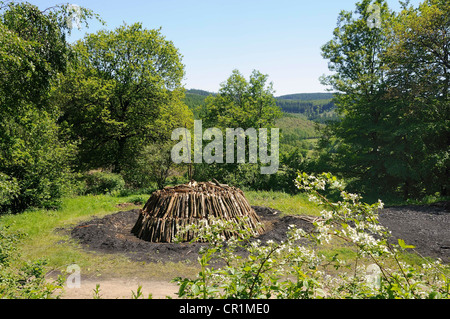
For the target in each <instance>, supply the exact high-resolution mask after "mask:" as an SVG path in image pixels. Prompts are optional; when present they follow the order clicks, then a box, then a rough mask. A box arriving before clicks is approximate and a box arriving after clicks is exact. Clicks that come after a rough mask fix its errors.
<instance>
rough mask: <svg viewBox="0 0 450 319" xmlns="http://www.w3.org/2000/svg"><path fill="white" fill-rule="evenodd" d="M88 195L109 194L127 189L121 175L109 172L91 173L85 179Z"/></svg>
mask: <svg viewBox="0 0 450 319" xmlns="http://www.w3.org/2000/svg"><path fill="white" fill-rule="evenodd" d="M84 180H85V183H86V193H87V194H95V195H98V194H107V193H112V192H120V191H122V190H123V189H125V181H124V179H123V177H122V176H121V175H119V174H115V173H109V172H101V171H97V172H89V173H87V174H86V175H85V177H84Z"/></svg>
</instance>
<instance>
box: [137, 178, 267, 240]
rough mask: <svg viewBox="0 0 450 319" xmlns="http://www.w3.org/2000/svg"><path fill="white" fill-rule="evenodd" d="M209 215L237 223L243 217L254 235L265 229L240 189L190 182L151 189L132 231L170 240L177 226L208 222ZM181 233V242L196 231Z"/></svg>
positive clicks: (145, 235)
mask: <svg viewBox="0 0 450 319" xmlns="http://www.w3.org/2000/svg"><path fill="white" fill-rule="evenodd" d="M211 217H212V218H215V219H222V220H227V221H233V222H236V223H237V224H238V223H239V222H238V221H242V220H244V222H245V223H246V226H247V227H248V228H250V229H251V230H252V232H253V233H254V234H255V235H259V234H262V233H263V231H264V229H263V227H262V224H261V223H260V220H259V218H258V215H257V214H256V213H255V211H254V210H253V208H252V207H251V206H250V204H249V203H248V201H247V199H246V198H245V196H244V193H243V192H242V191H241V190H240V189H238V188H235V187H230V186H228V185H225V184H220V183H218V182H217V181H215V182H199V183H197V182H195V181H192V182H190V183H188V184H182V185H178V186H175V187H166V188H164V189H161V190H158V191H156V192H154V193H153V194H152V195H151V196H150V198H149V199H148V201H147V203H146V204H145V205H144V208H143V209H142V210H141V212H140V214H139V217H138V220H137V221H136V224H135V225H134V227H133V229H132V230H131V232H132V233H133V234H134V235H136V236H137V237H138V238H140V239H143V240H146V241H150V242H172V241H173V240H174V237H175V235H176V234H177V233H178V229H181V228H185V227H186V226H188V225H191V224H196V225H200V224H201V221H203V222H206V223H208V220H209V218H211ZM243 217H247V218H243ZM223 235H224V236H225V237H226V238H227V239H228V238H230V237H231V236H233V235H235V234H232V233H229V232H226V233H224V234H223ZM182 236H183V238H182V240H183V241H191V240H192V239H193V238H194V236H195V234H194V233H193V232H192V231H189V232H185V233H183V234H182Z"/></svg>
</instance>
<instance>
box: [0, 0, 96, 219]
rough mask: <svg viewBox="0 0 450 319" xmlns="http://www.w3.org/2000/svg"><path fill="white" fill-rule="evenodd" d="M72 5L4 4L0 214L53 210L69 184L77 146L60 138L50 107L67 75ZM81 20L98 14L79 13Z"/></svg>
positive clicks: (0, 11)
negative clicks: (59, 82) (60, 80)
mask: <svg viewBox="0 0 450 319" xmlns="http://www.w3.org/2000/svg"><path fill="white" fill-rule="evenodd" d="M72 13H73V12H71V11H70V10H69V8H68V6H66V5H63V6H56V7H53V8H48V9H44V10H41V9H39V8H38V7H37V6H34V5H31V4H29V3H26V2H23V3H15V2H7V3H5V2H3V1H1V2H0V197H1V198H0V210H1V211H13V212H20V211H22V210H24V209H26V208H28V207H31V206H54V205H55V204H57V200H58V198H59V197H60V196H61V194H62V193H63V191H64V189H65V188H66V186H67V184H68V180H69V179H68V177H69V173H70V167H69V160H70V157H71V156H72V155H73V154H74V146H73V145H72V144H70V143H66V141H64V140H63V139H62V138H61V134H60V128H59V127H58V125H56V119H57V118H58V116H59V109H58V108H57V107H56V106H55V105H53V104H52V103H51V102H50V96H51V93H52V88H53V87H54V84H55V80H56V79H57V76H58V74H61V73H64V72H65V71H66V66H67V63H68V60H69V59H70V56H71V48H70V46H69V44H68V43H67V42H66V35H67V33H69V32H70V27H69V26H68V21H69V19H70V18H71V14H72ZM79 13H80V17H79V18H80V21H85V19H88V18H90V17H93V16H94V14H93V13H92V12H91V11H90V10H87V9H84V8H80V10H79Z"/></svg>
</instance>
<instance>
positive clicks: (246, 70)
mask: <svg viewBox="0 0 450 319" xmlns="http://www.w3.org/2000/svg"><path fill="white" fill-rule="evenodd" d="M29 2H31V3H33V4H35V5H37V6H39V8H41V9H44V8H47V7H50V6H53V5H55V4H60V3H61V2H62V1H57V0H34V1H33V0H29ZM69 2H71V1H70V0H69ZM355 2H356V0H339V1H337V0H335V1H333V0H312V1H311V0H308V1H304V0H296V1H294V0H271V1H267V0H241V1H236V0H226V1H224V0H209V1H207V0H183V1H182V0H150V1H144V0H127V1H123V0H122V1H118V0H109V1H106V0H91V1H87V0H74V1H73V2H71V3H73V4H77V5H80V6H83V7H86V8H90V9H92V10H94V12H96V13H98V14H99V15H100V16H101V17H102V19H103V20H105V22H106V23H107V25H106V26H101V25H100V24H99V23H96V22H92V23H91V25H90V27H89V29H85V28H83V29H82V30H81V31H78V30H75V31H74V32H73V35H72V37H71V39H70V40H71V41H75V40H78V39H80V38H82V37H83V35H84V34H85V33H86V32H88V33H90V32H96V31H97V30H99V29H101V28H106V29H114V28H116V27H118V26H120V25H122V24H123V23H124V22H126V23H127V24H132V23H134V22H141V23H142V24H143V26H144V27H146V28H149V29H153V28H159V27H162V33H163V34H164V36H165V37H166V38H167V39H168V40H171V41H173V43H174V45H175V46H176V47H177V48H178V49H179V50H180V53H181V54H182V55H183V64H184V65H185V66H186V68H185V70H186V76H185V79H184V85H185V87H186V88H187V89H190V88H195V89H203V90H207V91H213V92H217V91H218V89H219V87H220V83H222V82H224V81H225V80H226V79H227V78H228V77H229V76H230V74H231V72H232V70H233V69H238V70H239V71H240V72H241V73H242V74H244V75H245V76H246V77H247V78H248V76H249V75H250V73H251V72H252V70H259V71H260V72H262V73H264V74H268V75H269V80H270V81H272V82H273V85H274V89H275V91H276V92H275V95H276V96H279V95H283V94H290V93H308V92H324V91H325V89H326V87H324V86H323V85H321V84H320V82H319V77H320V76H321V75H322V74H326V73H329V72H328V68H327V61H326V60H324V59H323V58H322V56H321V53H320V47H321V46H322V45H323V44H325V43H326V42H327V41H329V40H330V39H331V38H332V31H333V29H334V27H335V26H336V19H337V16H338V14H339V12H340V11H341V10H353V9H354V4H355ZM388 3H389V5H390V6H391V7H392V8H394V9H396V8H398V7H399V6H398V1H397V0H391V1H389V0H388ZM412 3H413V4H416V3H418V1H412Z"/></svg>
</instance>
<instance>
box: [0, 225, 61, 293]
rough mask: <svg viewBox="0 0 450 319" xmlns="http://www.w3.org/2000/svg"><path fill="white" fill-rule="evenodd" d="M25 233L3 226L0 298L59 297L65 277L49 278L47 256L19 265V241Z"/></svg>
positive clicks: (0, 242) (1, 235)
mask: <svg viewBox="0 0 450 319" xmlns="http://www.w3.org/2000/svg"><path fill="white" fill-rule="evenodd" d="M24 236H25V234H23V233H11V232H9V231H8V229H7V228H3V227H0V299H50V298H58V297H59V294H58V293H56V292H57V290H58V289H62V284H63V281H64V278H63V277H62V276H60V277H58V279H57V280H56V281H47V280H46V278H45V274H46V271H45V265H46V263H47V262H46V261H45V260H44V259H38V260H35V261H31V262H26V263H25V264H24V265H22V266H18V265H19V263H18V254H17V246H16V245H17V242H18V241H19V240H20V239H21V238H23V237H24Z"/></svg>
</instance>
